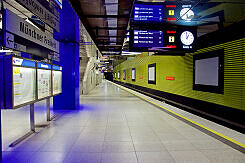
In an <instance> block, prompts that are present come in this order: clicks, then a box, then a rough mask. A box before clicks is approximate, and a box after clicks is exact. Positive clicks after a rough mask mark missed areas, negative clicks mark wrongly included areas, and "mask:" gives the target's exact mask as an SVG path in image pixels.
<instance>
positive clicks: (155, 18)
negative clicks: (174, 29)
mask: <svg viewBox="0 0 245 163" xmlns="http://www.w3.org/2000/svg"><path fill="white" fill-rule="evenodd" d="M162 20H163V6H162V5H144V4H135V5H134V21H144V22H147V21H150V22H161V21H162Z"/></svg>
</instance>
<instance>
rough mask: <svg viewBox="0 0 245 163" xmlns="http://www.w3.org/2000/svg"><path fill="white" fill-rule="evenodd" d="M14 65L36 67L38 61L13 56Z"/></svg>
mask: <svg viewBox="0 0 245 163" xmlns="http://www.w3.org/2000/svg"><path fill="white" fill-rule="evenodd" d="M13 65H15V66H24V67H36V62H35V61H31V60H26V59H22V58H15V57H13Z"/></svg>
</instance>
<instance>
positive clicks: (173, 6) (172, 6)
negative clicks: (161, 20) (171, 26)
mask: <svg viewBox="0 0 245 163" xmlns="http://www.w3.org/2000/svg"><path fill="white" fill-rule="evenodd" d="M166 7H171V8H175V7H176V5H166Z"/></svg>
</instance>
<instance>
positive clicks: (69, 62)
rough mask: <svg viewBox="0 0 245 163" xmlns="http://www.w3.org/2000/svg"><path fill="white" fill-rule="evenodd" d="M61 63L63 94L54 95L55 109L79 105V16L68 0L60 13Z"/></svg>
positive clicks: (74, 107) (56, 36) (65, 0)
mask: <svg viewBox="0 0 245 163" xmlns="http://www.w3.org/2000/svg"><path fill="white" fill-rule="evenodd" d="M54 37H55V38H56V39H57V40H59V41H60V64H61V66H62V67H63V70H62V72H63V76H62V80H63V81H62V94H60V95H58V96H56V97H54V109H56V110H61V109H66V110H67V109H70V110H72V109H76V108H77V107H79V18H78V16H77V15H76V13H75V12H74V10H73V9H72V7H71V5H70V4H69V2H68V1H67V0H64V1H63V9H62V10H61V13H60V33H55V34H54Z"/></svg>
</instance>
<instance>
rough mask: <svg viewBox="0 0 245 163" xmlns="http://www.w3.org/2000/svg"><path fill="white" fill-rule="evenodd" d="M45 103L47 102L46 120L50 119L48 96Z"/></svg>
mask: <svg viewBox="0 0 245 163" xmlns="http://www.w3.org/2000/svg"><path fill="white" fill-rule="evenodd" d="M46 104H47V121H51V118H50V98H47V100H46Z"/></svg>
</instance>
